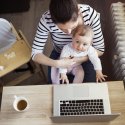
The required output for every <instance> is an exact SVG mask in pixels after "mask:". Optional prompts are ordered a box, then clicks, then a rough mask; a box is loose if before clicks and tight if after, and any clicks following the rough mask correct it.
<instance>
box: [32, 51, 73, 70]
mask: <svg viewBox="0 0 125 125" xmlns="http://www.w3.org/2000/svg"><path fill="white" fill-rule="evenodd" d="M33 60H34V61H35V62H37V63H39V64H43V65H47V66H53V67H57V68H59V67H60V68H67V67H69V66H71V65H73V64H74V63H75V61H74V60H73V59H60V60H53V59H51V58H49V57H47V56H46V55H44V54H43V53H38V54H36V55H35V57H34V58H33Z"/></svg>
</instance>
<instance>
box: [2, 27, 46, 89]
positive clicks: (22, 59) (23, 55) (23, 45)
mask: <svg viewBox="0 0 125 125" xmlns="http://www.w3.org/2000/svg"><path fill="white" fill-rule="evenodd" d="M13 32H14V34H16V37H17V41H16V42H15V44H14V45H13V46H12V47H11V48H10V49H8V50H7V51H5V52H4V53H1V54H0V65H1V66H4V69H3V70H2V71H0V79H1V84H0V86H1V87H2V86H8V85H9V86H11V85H17V84H19V83H20V82H22V81H23V80H25V79H27V78H29V77H31V76H32V75H33V74H34V73H39V75H41V76H42V78H43V79H44V80H45V81H47V80H46V77H45V74H44V71H43V67H42V66H41V65H37V64H35V63H34V62H33V61H32V60H31V47H30V45H29V43H28V42H27V39H26V38H25V36H24V35H23V33H22V32H21V31H19V33H17V31H16V30H15V28H14V27H13ZM24 64H27V66H28V68H27V69H20V67H21V66H23V65H24ZM12 71H24V73H23V74H22V75H20V76H19V77H17V78H15V79H14V80H12V81H9V82H8V83H4V80H3V79H2V77H3V76H5V75H7V74H8V73H10V72H12Z"/></svg>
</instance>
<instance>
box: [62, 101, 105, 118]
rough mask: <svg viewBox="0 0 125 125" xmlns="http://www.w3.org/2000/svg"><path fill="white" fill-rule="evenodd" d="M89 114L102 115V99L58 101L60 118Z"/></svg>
mask: <svg viewBox="0 0 125 125" xmlns="http://www.w3.org/2000/svg"><path fill="white" fill-rule="evenodd" d="M90 114H104V106H103V100H102V99H92V100H60V115H61V116H75V115H77V116H78V115H90Z"/></svg>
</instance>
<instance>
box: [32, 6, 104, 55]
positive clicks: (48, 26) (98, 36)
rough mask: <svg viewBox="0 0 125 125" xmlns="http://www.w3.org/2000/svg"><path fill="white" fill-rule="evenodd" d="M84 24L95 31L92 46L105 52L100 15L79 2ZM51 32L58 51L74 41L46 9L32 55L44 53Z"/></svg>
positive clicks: (39, 25) (38, 28)
mask: <svg viewBox="0 0 125 125" xmlns="http://www.w3.org/2000/svg"><path fill="white" fill-rule="evenodd" d="M79 7H80V11H81V14H82V16H83V20H84V24H85V25H89V26H90V27H91V28H92V29H93V32H94V38H93V43H92V46H93V47H94V48H96V49H97V50H100V51H102V52H104V39H103V34H102V30H101V24H100V16H99V13H97V12H96V11H95V10H94V9H93V8H91V7H90V6H89V5H85V4H79ZM49 33H50V35H51V38H52V42H53V47H54V49H55V50H56V51H57V52H59V53H60V52H61V50H62V48H63V46H64V45H66V44H68V43H69V42H71V41H72V38H71V35H68V34H66V33H64V32H63V31H62V30H60V29H59V28H58V26H57V25H56V24H54V23H53V21H52V19H51V15H50V12H49V10H48V11H46V12H45V13H44V14H43V15H42V17H41V19H40V22H39V24H38V27H37V32H36V35H35V39H34V42H33V45H32V57H34V56H35V55H36V54H37V53H43V50H44V46H45V44H46V41H47V38H48V34H49Z"/></svg>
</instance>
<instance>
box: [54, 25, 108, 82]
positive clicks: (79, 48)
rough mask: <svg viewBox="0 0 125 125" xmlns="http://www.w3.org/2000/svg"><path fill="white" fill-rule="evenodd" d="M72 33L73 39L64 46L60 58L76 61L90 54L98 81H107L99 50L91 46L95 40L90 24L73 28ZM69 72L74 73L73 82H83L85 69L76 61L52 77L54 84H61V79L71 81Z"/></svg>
mask: <svg viewBox="0 0 125 125" xmlns="http://www.w3.org/2000/svg"><path fill="white" fill-rule="evenodd" d="M72 35H73V41H72V42H71V43H69V44H67V45H65V46H64V47H63V50H62V52H61V55H60V58H61V59H62V58H73V59H74V62H75V60H78V58H82V57H83V56H88V58H89V60H90V61H91V62H92V64H93V66H94V69H95V71H96V81H97V82H98V81H100V82H102V81H105V77H107V76H106V75H103V73H102V66H101V62H100V59H99V58H98V54H97V51H96V50H95V48H93V47H92V46H91V44H92V40H93V31H92V29H91V28H90V27H89V26H84V25H80V26H78V27H77V28H76V29H75V30H73V32H72ZM76 62H77V61H76ZM68 73H70V74H73V75H74V79H73V83H82V82H83V79H84V70H83V68H82V65H81V63H75V64H74V65H72V66H71V67H68V68H60V69H59V74H60V75H59V76H58V75H57V76H56V78H54V77H52V82H53V83H54V84H59V83H60V80H62V83H69V80H68V77H67V74H68Z"/></svg>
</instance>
